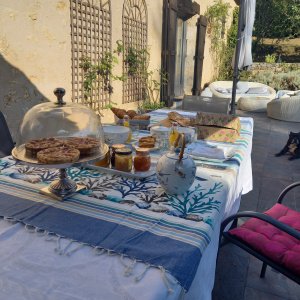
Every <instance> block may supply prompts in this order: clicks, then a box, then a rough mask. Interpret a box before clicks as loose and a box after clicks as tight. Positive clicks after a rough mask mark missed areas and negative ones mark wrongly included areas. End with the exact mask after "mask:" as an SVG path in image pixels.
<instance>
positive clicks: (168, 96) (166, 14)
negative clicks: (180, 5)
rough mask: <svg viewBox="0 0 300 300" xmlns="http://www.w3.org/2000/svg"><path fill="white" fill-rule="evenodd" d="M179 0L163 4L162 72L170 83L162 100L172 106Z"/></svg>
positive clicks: (163, 88) (164, 88)
mask: <svg viewBox="0 0 300 300" xmlns="http://www.w3.org/2000/svg"><path fill="white" fill-rule="evenodd" d="M176 29H177V0H164V2H163V30H162V32H163V34H162V71H163V72H164V73H166V74H167V78H168V83H167V84H166V85H164V86H162V89H161V100H162V101H164V102H165V103H166V105H167V106H172V104H173V98H174V84H175V62H176Z"/></svg>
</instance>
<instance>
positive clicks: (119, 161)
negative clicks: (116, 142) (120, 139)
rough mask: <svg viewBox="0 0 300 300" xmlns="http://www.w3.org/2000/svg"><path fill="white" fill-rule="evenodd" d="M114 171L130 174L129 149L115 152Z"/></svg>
mask: <svg viewBox="0 0 300 300" xmlns="http://www.w3.org/2000/svg"><path fill="white" fill-rule="evenodd" d="M115 169H117V170H119V171H122V172H130V171H131V169H132V151H131V149H129V148H121V149H117V150H116V151H115Z"/></svg>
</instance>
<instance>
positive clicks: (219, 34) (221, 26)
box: [205, 0, 230, 66]
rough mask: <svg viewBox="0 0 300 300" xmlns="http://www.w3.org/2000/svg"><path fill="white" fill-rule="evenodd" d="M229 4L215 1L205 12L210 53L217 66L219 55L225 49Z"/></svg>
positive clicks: (218, 0) (219, 0)
mask: <svg viewBox="0 0 300 300" xmlns="http://www.w3.org/2000/svg"><path fill="white" fill-rule="evenodd" d="M229 9H230V4H229V3H225V2H223V0H215V1H214V4H213V5H211V6H209V7H208V9H207V11H206V12H205V16H206V17H207V23H208V26H207V27H208V28H207V33H208V35H209V37H210V40H211V45H210V52H211V53H212V54H213V57H214V61H215V65H216V66H219V63H220V60H221V54H222V53H223V51H224V48H225V41H224V36H225V25H226V21H227V17H228V15H229Z"/></svg>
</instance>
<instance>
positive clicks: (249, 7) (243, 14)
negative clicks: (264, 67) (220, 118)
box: [230, 0, 256, 114]
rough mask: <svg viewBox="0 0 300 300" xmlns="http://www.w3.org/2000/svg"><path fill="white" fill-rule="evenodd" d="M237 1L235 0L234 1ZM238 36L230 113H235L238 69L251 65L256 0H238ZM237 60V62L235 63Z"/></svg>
mask: <svg viewBox="0 0 300 300" xmlns="http://www.w3.org/2000/svg"><path fill="white" fill-rule="evenodd" d="M236 2H237V1H236ZM239 2H240V3H239V4H240V11H239V21H238V37H237V45H236V51H235V54H234V71H233V84H232V99H231V110H230V112H231V114H235V97H236V87H237V81H238V73H239V69H240V70H241V69H245V68H247V67H249V66H251V65H252V63H253V61H252V31H253V24H254V19H255V5H256V0H240V1H239ZM237 62H238V63H237Z"/></svg>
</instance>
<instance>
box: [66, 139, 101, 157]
mask: <svg viewBox="0 0 300 300" xmlns="http://www.w3.org/2000/svg"><path fill="white" fill-rule="evenodd" d="M64 145H66V146H68V147H73V148H75V149H78V150H79V151H80V155H90V154H94V153H97V152H99V148H100V145H101V143H100V141H99V140H98V139H96V138H92V137H70V138H68V139H66V140H64Z"/></svg>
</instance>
